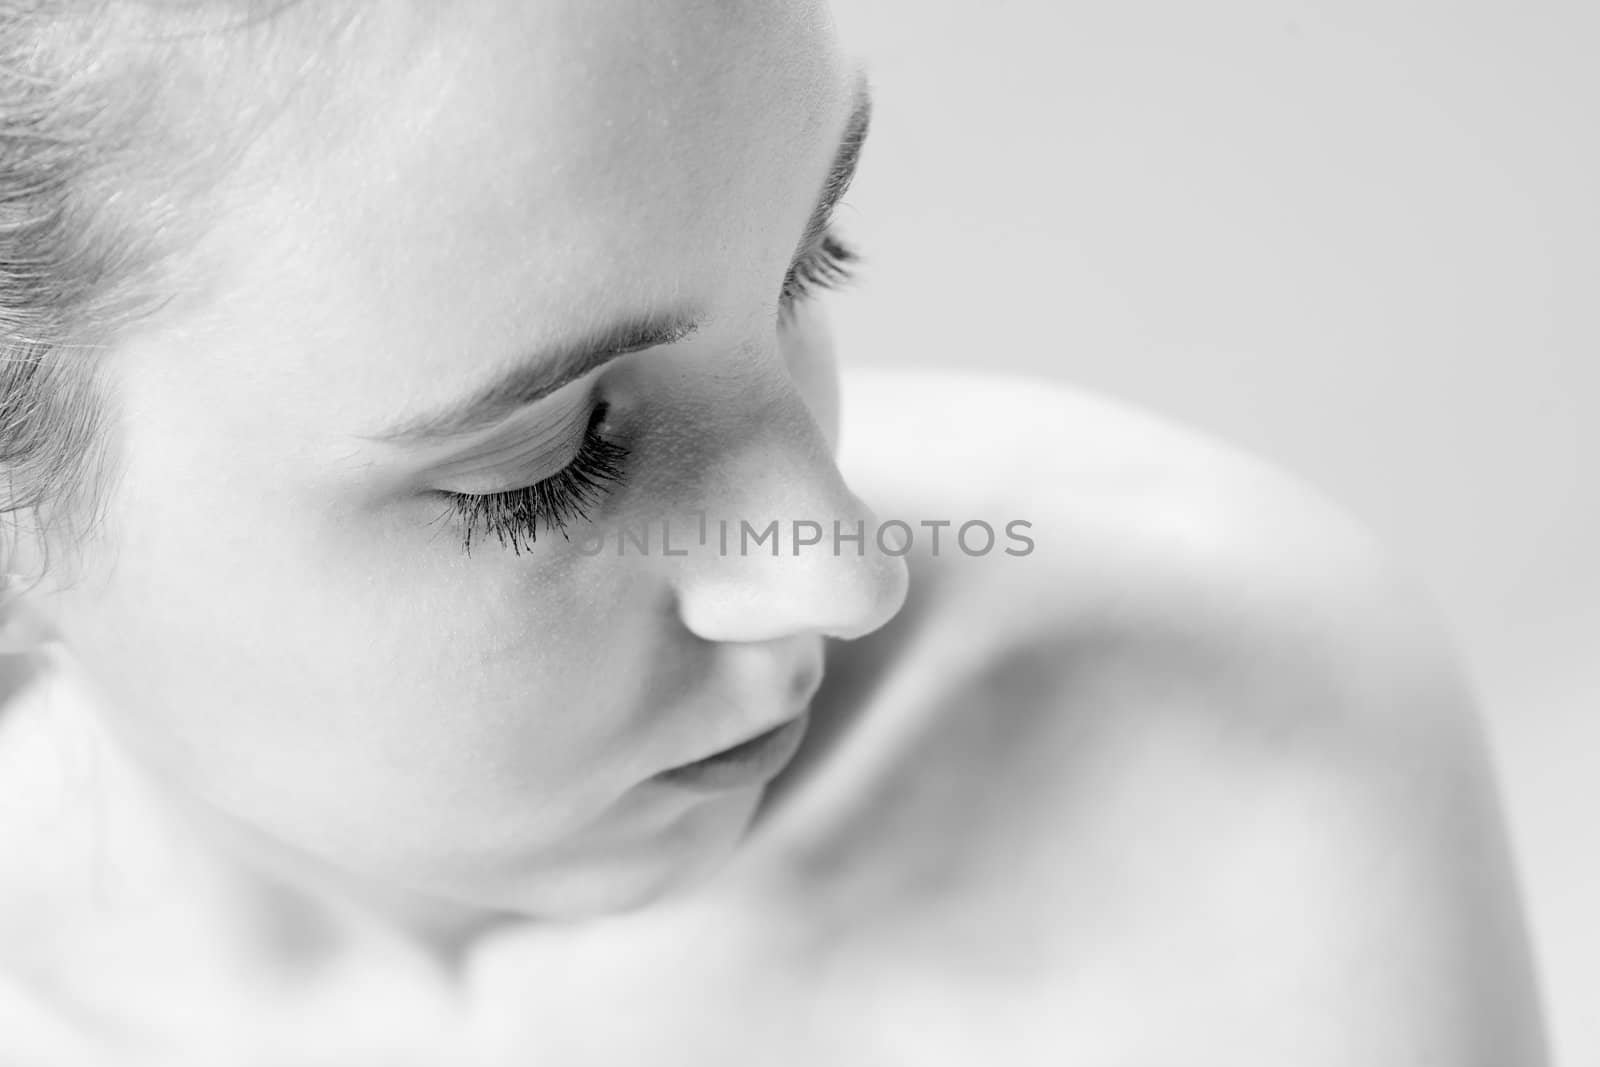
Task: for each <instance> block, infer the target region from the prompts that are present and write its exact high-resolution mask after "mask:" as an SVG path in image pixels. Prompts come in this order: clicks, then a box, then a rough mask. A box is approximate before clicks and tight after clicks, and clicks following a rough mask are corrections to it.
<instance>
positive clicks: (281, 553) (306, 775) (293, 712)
mask: <svg viewBox="0 0 1600 1067" xmlns="http://www.w3.org/2000/svg"><path fill="white" fill-rule="evenodd" d="M132 488H137V486H134V487H132ZM162 499H163V496H162V495H161V494H154V495H149V494H144V493H138V492H135V493H132V494H131V495H129V496H127V497H124V498H123V500H122V501H119V502H118V506H117V514H118V522H117V526H118V528H119V529H118V533H119V535H120V540H119V541H118V550H117V552H116V553H115V559H116V565H115V566H114V567H110V568H107V569H106V573H105V574H104V575H103V577H102V578H101V579H100V580H98V581H94V582H85V583H82V585H81V586H80V587H79V588H78V589H77V590H75V591H74V592H73V594H72V595H73V597H74V600H73V601H72V611H71V615H72V621H71V623H70V624H69V625H68V626H66V628H65V629H66V631H67V640H68V642H69V647H70V648H71V652H72V654H73V655H74V656H75V657H77V658H78V660H79V661H80V662H81V667H82V670H83V671H84V672H85V673H86V674H87V675H88V677H89V678H90V679H91V680H92V681H93V682H94V683H95V684H96V687H97V689H98V692H99V699H100V700H101V701H102V702H103V703H104V705H105V708H106V711H107V712H108V717H109V718H111V719H112V720H114V721H115V724H116V728H117V730H118V733H119V734H120V735H121V736H122V737H124V739H125V740H127V741H128V742H130V743H131V744H132V745H136V746H137V747H138V749H139V751H140V754H141V755H142V756H143V758H144V759H145V760H146V761H147V762H149V763H151V764H153V765H154V766H155V767H156V768H157V769H158V772H159V773H161V774H162V776H163V777H166V778H169V779H171V780H174V781H176V782H181V783H183V784H185V785H186V786H188V787H189V788H190V789H192V790H193V791H195V792H197V793H201V794H203V795H205V796H207V797H208V798H209V799H210V800H211V801H213V802H214V803H217V804H219V805H220V806H222V807H224V808H225V809H226V810H229V811H230V812H232V813H233V814H235V815H237V816H239V817H242V818H245V819H247V820H249V821H250V822H252V823H255V824H256V825H259V826H263V827H264V828H266V829H268V830H269V831H270V832H272V833H274V834H275V836H278V837H281V838H285V839H289V840H293V841H296V842H298V843H302V844H305V845H307V846H310V847H312V848H314V849H316V850H318V851H322V850H333V849H344V848H350V847H360V845H361V844H362V842H361V838H362V837H363V836H367V837H368V838H369V840H370V839H372V838H371V835H372V828H373V826H374V825H383V826H385V827H388V829H387V830H386V831H385V833H384V834H383V835H378V836H377V837H376V840H378V841H381V842H386V843H388V844H390V845H393V846H394V847H395V848H397V849H404V848H405V847H406V846H405V845H404V842H403V840H402V839H405V840H409V841H410V842H412V845H413V846H414V847H415V848H416V850H417V851H418V853H419V854H424V855H426V854H430V853H429V850H430V848H431V847H432V845H433V844H436V843H437V842H438V840H439V839H441V837H443V838H450V837H452V836H453V838H454V841H455V843H454V844H453V845H452V847H451V851H452V852H454V851H455V849H456V848H457V847H471V845H470V843H469V842H467V841H465V840H464V839H463V837H462V830H461V827H462V825H463V824H464V823H465V824H466V825H469V826H473V827H476V828H478V829H480V830H481V831H482V833H483V835H484V836H485V839H486V840H493V839H494V837H495V835H496V834H503V835H504V836H506V837H511V836H516V837H518V838H519V839H524V840H526V839H543V838H546V837H550V836H556V835H559V833H560V832H562V829H563V827H566V826H568V825H569V824H570V823H571V822H572V821H575V820H579V819H581V818H584V817H587V816H588V815H589V814H590V813H591V811H592V809H593V808H594V807H595V806H596V805H597V804H599V803H601V802H602V800H603V799H604V798H603V797H602V796H601V794H602V792H603V791H604V789H605V788H607V787H609V786H610V785H611V782H610V781H609V780H607V779H606V778H605V775H604V773H599V774H597V775H592V776H590V780H586V779H585V778H584V777H583V776H580V775H577V774H576V773H574V771H573V768H577V767H589V768H592V769H598V770H599V771H602V772H603V771H604V768H605V765H604V757H605V755H606V754H607V753H610V752H614V751H615V750H616V749H617V748H619V747H620V746H618V745H616V744H615V741H616V738H617V737H618V736H619V735H621V734H622V733H623V732H624V731H625V729H626V728H627V726H628V721H627V720H626V719H625V717H624V713H625V712H632V711H633V709H632V708H624V707H623V706H622V704H621V702H620V698H619V690H620V688H621V687H619V686H618V685H617V684H616V681H615V680H616V679H617V678H618V676H619V673H624V674H628V673H631V674H643V673H644V672H643V671H642V669H641V660H640V657H641V656H642V655H643V654H645V652H647V651H648V648H647V646H646V644H645V640H646V635H644V634H640V633H618V632H617V630H616V626H615V621H614V620H613V619H611V618H610V617H608V615H607V614H606V613H603V612H602V611H601V606H604V605H607V604H610V603H612V602H614V598H608V597H606V596H604V595H597V594H596V590H595V589H594V588H593V586H594V583H595V582H596V581H600V580H602V579H603V577H604V575H603V574H600V573H599V571H600V569H599V568H595V571H594V572H590V573H584V574H577V573H572V568H561V567H556V566H551V565H541V564H540V562H539V561H537V560H532V559H530V558H529V557H528V556H526V555H524V556H523V557H522V558H521V559H520V560H519V559H516V558H515V557H513V556H511V555H510V554H509V553H502V552H501V551H500V550H498V549H494V550H491V551H486V552H484V553H483V554H482V555H481V556H480V555H479V554H478V553H476V552H475V554H474V557H473V558H471V559H470V560H469V559H467V558H465V557H464V556H461V555H460V554H459V550H458V549H457V548H456V547H454V546H453V545H452V543H451V542H450V541H449V539H448V538H446V537H438V538H431V539H430V531H428V530H426V529H419V530H416V531H408V530H389V531H388V532H384V531H382V530H380V531H378V532H377V534H376V535H375V534H374V531H372V530H366V529H357V528H350V527H348V526H344V525H339V526H335V525H328V524H324V523H322V522H321V521H320V520H318V519H317V518H315V515H316V512H315V510H314V509H261V510H257V511H254V512H253V513H251V514H250V515H249V521H248V522H245V521H243V519H244V516H243V514H242V510H241V509H243V508H245V507H246V504H245V503H244V501H243V498H242V497H241V498H238V499H229V500H221V499H217V500H214V501H212V504H213V505H214V506H208V508H207V510H208V511H210V512H211V514H212V518H211V519H209V520H208V521H202V520H201V518H200V517H199V516H191V517H190V518H192V520H193V521H190V522H185V521H182V520H183V519H184V516H181V515H179V514H178V513H177V511H176V510H175V509H174V508H172V507H170V506H169V507H167V508H166V509H165V510H161V500H162ZM168 499H170V495H169V496H168ZM189 499H190V500H193V499H196V497H194V496H191V497H190V498H189ZM141 503H142V505H143V506H140V505H141ZM219 514H220V515H231V516H233V518H229V519H226V520H224V519H221V518H218V517H217V516H218V515H219ZM236 520H238V521H237V522H236ZM234 526H237V527H238V530H239V531H242V530H243V529H244V528H245V527H246V526H248V527H249V528H250V530H251V531H252V534H253V536H251V537H250V538H249V539H248V540H247V541H246V540H242V539H241V538H242V532H241V533H240V536H239V537H236V536H232V535H226V531H227V530H228V529H229V528H230V527H234ZM190 530H204V531H205V533H204V534H203V535H201V534H192V533H189V532H187V531H190ZM599 592H600V593H604V592H605V590H600V591H599ZM637 615H638V617H640V618H644V617H646V616H645V613H642V612H641V613H637ZM606 679H610V680H611V684H610V685H609V686H605V685H603V684H602V683H603V682H604V681H605V680H606ZM508 812H518V813H521V815H520V816H519V817H520V819H521V820H522V821H521V825H519V826H517V827H516V828H515V829H514V830H513V829H512V828H510V827H508V826H506V825H504V820H506V818H507V813H508ZM530 813H534V814H533V815H530ZM535 815H536V818H535V817H534V816H535ZM401 828H403V832H401ZM467 836H469V837H470V836H471V835H470V834H469V835H467ZM480 843H483V842H480ZM373 862H374V863H376V862H378V860H377V859H376V858H374V860H373Z"/></svg>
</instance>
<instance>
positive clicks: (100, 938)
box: [0, 656, 529, 1003]
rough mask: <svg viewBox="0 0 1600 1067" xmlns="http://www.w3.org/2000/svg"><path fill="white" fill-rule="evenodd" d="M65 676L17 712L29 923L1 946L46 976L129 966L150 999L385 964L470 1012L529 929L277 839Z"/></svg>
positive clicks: (17, 789) (2, 875) (5, 807)
mask: <svg viewBox="0 0 1600 1067" xmlns="http://www.w3.org/2000/svg"><path fill="white" fill-rule="evenodd" d="M62 666H64V663H63V659H62V657H60V656H53V657H51V658H50V659H49V660H46V661H45V662H44V664H43V665H42V667H43V669H42V670H41V671H40V672H39V673H38V674H37V675H36V676H35V677H34V679H33V680H32V681H31V682H29V683H28V684H27V685H26V686H25V687H24V688H23V689H22V690H21V691H19V692H17V693H16V694H15V695H14V696H13V697H12V698H11V700H10V701H9V702H7V703H6V704H5V705H4V706H3V707H0V812H3V813H4V815H3V816H0V852H3V853H4V854H5V856H6V857H8V858H6V859H3V860H0V887H3V889H0V891H3V893H4V894H5V895H6V896H7V897H10V896H11V895H12V894H13V893H16V894H19V895H20V897H21V901H22V903H21V905H20V906H17V907H12V906H9V905H8V906H7V907H5V908H3V909H0V911H4V912H6V913H7V914H8V915H10V916H12V917H13V918H12V919H4V918H0V944H6V945H22V946H26V947H25V948H24V949H23V951H24V952H25V953H27V955H29V956H30V957H32V958H31V959H29V960H27V961H26V963H27V964H28V965H29V967H30V969H33V970H37V969H38V968H39V967H40V966H43V967H45V968H47V969H49V970H52V971H55V970H59V971H60V972H61V973H62V974H69V975H79V974H93V975H94V976H95V979H94V984H95V987H96V988H97V989H108V988H110V987H111V986H112V985H113V984H118V985H120V984H122V983H120V982H118V981H117V979H116V974H115V972H116V971H117V970H118V969H119V968H124V969H126V970H127V971H128V973H127V974H126V975H125V976H123V977H124V978H125V980H126V982H127V983H131V987H132V988H134V989H139V988H141V987H143V988H147V989H148V988H151V987H152V984H160V983H161V982H162V981H165V980H166V979H169V978H170V979H173V980H174V981H182V982H186V983H188V982H192V983H194V984H198V985H200V986H202V987H206V988H212V989H215V988H219V987H223V988H232V989H239V990H250V989H263V988H272V989H283V988H304V987H305V986H306V985H307V984H308V979H309V980H310V982H311V983H315V982H317V981H320V980H322V979H326V978H328V977H330V976H332V975H333V974H335V973H338V974H346V975H348V974H352V973H362V974H374V973H380V972H381V973H382V974H383V975H384V980H385V981H390V980H394V981H403V982H405V983H407V984H409V985H413V986H415V987H417V988H428V989H431V990H432V991H433V994H432V996H433V999H434V1000H436V1001H439V1002H450V1003H456V1002H459V1001H460V1000H461V998H462V997H463V996H464V994H465V992H466V986H467V985H468V977H469V974H470V970H471V968H470V967H469V966H468V964H469V962H470V961H471V959H472V958H473V957H474V956H476V955H479V954H481V952H482V951H483V949H484V948H485V947H486V946H487V945H488V944H490V943H492V942H494V941H496V940H498V937H497V935H498V934H501V933H504V932H507V931H511V930H515V929H524V928H526V927H527V926H528V925H529V924H528V923H527V922H526V920H524V919H522V918H521V917H518V916H505V915H499V914H495V913H489V912H483V911H474V910H471V909H466V908H459V907H455V906H453V905H450V904H448V903H446V902H440V901H435V900H430V899H427V898H424V897H421V896H418V895H414V894H407V893H404V892H396V891H392V890H388V889H383V888H378V887H373V886H371V885H368V884H366V883H363V882H361V881H360V880H359V879H357V878H355V877H353V876H349V875H345V874H343V873H342V872H338V871H335V870H332V869H331V868H328V867H326V866H325V865H321V864H318V863H316V862H315V861H313V860H311V859H310V858H309V857H306V856H303V855H299V854H296V853H294V852H293V851H292V850H290V849H289V848H287V847H284V846H281V845H278V844H277V843H275V842H272V841H269V840H266V839H265V838H264V837H263V836H262V835H260V834H258V833H256V832H255V831H253V830H252V829H251V828H249V827H247V826H244V825H243V824H241V823H239V822H237V821H235V820H232V819H231V818H230V817H228V816H227V815H225V814H224V813H222V812H220V811H218V810H217V809H215V808H214V807H211V806H210V805H208V804H206V803H205V802H204V801H203V800H202V799H200V798H197V797H193V796H190V795H187V794H186V793H184V792H183V791H181V790H180V789H178V788H176V787H174V786H172V785H170V784H168V783H167V782H164V781H163V780H162V779H161V777H160V776H159V775H157V774H153V773H151V772H150V771H149V770H148V769H147V768H146V767H144V766H143V765H142V764H141V762H140V761H139V760H138V759H137V758H135V757H134V755H133V754H132V753H131V752H130V750H129V749H128V747H127V746H125V745H123V744H120V743H119V742H118V740H117V738H116V737H115V736H114V731H112V730H110V729H108V728H107V727H106V725H105V723H104V721H103V718H102V716H101V715H99V714H97V708H96V707H95V706H94V702H93V700H92V697H91V694H90V692H89V691H88V690H87V689H86V688H85V687H84V686H83V685H82V683H81V680H79V679H76V678H74V677H73V676H72V672H70V671H68V670H63V669H59V668H61V667H62ZM45 902H48V903H45ZM0 903H4V902H3V901H0ZM41 909H44V910H47V911H48V915H41V914H40V912H41ZM18 919H20V920H22V921H18ZM13 925H15V926H16V927H17V930H16V931H15V933H16V934H17V937H16V938H15V939H13V938H12V937H11V936H10V935H11V934H12V933H13V930H12V926H13ZM8 951H9V950H8ZM14 962H15V961H12V960H6V959H0V967H10V966H12V965H13V963H14ZM151 995H152V996H154V995H156V994H154V993H152V994H151Z"/></svg>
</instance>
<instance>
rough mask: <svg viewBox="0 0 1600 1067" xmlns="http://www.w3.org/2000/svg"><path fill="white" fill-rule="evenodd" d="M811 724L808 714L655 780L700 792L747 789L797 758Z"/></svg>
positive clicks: (680, 767)
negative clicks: (801, 743) (796, 754)
mask: <svg viewBox="0 0 1600 1067" xmlns="http://www.w3.org/2000/svg"><path fill="white" fill-rule="evenodd" d="M810 723H811V715H810V713H809V711H807V712H802V713H801V714H799V715H797V716H796V717H794V718H792V719H790V720H788V721H787V722H784V723H781V724H779V725H778V726H776V727H774V728H773V729H771V730H768V731H767V732H766V733H763V734H758V735H756V736H755V737H752V738H750V739H749V740H747V741H743V742H740V743H739V744H737V745H734V746H733V747H731V748H725V749H723V750H722V751H720V752H713V753H712V754H711V755H709V756H707V757H705V758H704V759H698V760H695V761H694V762H693V763H684V764H680V765H679V766H677V767H672V768H669V769H667V770H665V771H662V772H661V773H660V774H658V775H656V781H659V782H664V783H666V784H668V785H672V786H677V787H681V788H684V789H688V790H692V791H694V792H697V793H721V792H725V791H727V790H730V789H746V788H749V787H750V786H755V785H760V784H761V783H763V782H766V781H769V780H770V779H772V778H773V777H775V776H776V775H777V773H778V772H779V771H781V770H783V768H784V767H785V766H786V765H787V764H788V762H789V761H790V760H791V759H793V758H794V755H795V753H796V752H798V751H799V750H800V742H801V741H802V740H804V738H805V734H806V728H807V726H809V725H810Z"/></svg>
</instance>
